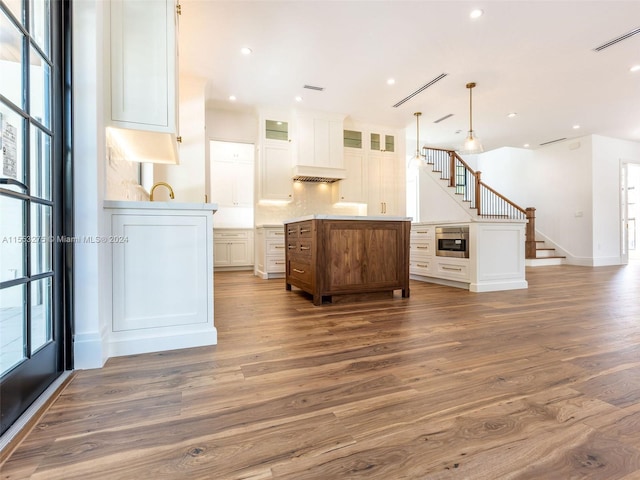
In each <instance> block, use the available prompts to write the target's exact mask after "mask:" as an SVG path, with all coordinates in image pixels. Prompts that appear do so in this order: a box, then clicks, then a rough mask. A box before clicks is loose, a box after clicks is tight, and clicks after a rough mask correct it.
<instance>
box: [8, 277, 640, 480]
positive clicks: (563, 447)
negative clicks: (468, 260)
mask: <svg viewBox="0 0 640 480" xmlns="http://www.w3.org/2000/svg"><path fill="white" fill-rule="evenodd" d="M527 280H528V281H529V289H527V290H518V291H509V292H492V293H480V294H478V293H470V292H467V291H464V290H459V289H455V288H451V287H445V286H439V285H433V284H426V283H420V282H413V281H412V282H411V297H410V298H406V299H403V298H401V297H400V293H399V292H396V294H395V296H394V298H392V299H391V298H386V299H382V298H381V299H376V298H367V299H358V300H357V301H356V300H355V299H354V300H353V301H344V302H338V303H335V304H331V305H323V306H320V307H315V306H313V305H312V303H311V300H310V297H309V296H308V295H306V294H304V293H302V292H300V291H293V292H287V291H286V290H285V288H284V280H270V281H265V280H260V279H257V278H256V277H253V276H252V275H251V273H249V272H226V273H216V275H215V324H216V326H217V328H218V341H219V344H218V345H217V346H215V347H205V348H196V349H187V350H176V351H170V352H162V353H152V354H145V355H136V356H130V357H119V358H111V359H110V360H109V361H108V362H107V364H106V366H105V367H104V368H102V369H97V370H88V371H80V372H78V374H77V375H76V376H75V378H74V379H73V381H72V382H71V383H70V384H69V385H68V387H67V388H66V389H65V391H64V392H63V393H62V395H61V396H60V397H59V398H58V400H57V401H56V402H55V403H54V404H53V405H52V407H51V408H50V409H49V411H48V412H47V413H46V415H45V416H44V417H43V418H42V420H41V422H40V423H38V424H37V425H36V427H35V428H34V430H33V431H32V432H31V433H30V434H29V435H28V436H27V438H26V440H25V441H24V442H23V443H22V444H21V445H20V446H19V448H18V449H17V450H16V451H15V452H14V453H13V455H12V456H11V457H9V459H8V460H7V462H6V463H5V464H4V465H3V466H2V469H1V471H2V478H3V479H25V478H29V479H43V480H56V479H64V480H70V479H83V480H87V479H133V480H142V479H155V480H159V479H190V480H191V479H215V480H226V479H253V480H258V479H260V480H262V479H295V480H305V479H314V480H333V479H383V480H396V479H429V480H431V479H433V480H435V479H472V480H482V479H486V480H497V479H504V480H506V479H551V480H555V479H558V480H568V479H587V478H588V479H597V480H613V479H621V480H631V479H640V265H630V266H626V267H598V268H588V267H573V266H557V267H556V266H554V267H538V268H535V269H529V270H528V271H527Z"/></svg>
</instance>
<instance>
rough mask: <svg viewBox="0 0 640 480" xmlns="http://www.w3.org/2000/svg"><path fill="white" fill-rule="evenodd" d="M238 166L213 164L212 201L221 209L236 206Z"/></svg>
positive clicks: (215, 162)
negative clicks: (235, 191)
mask: <svg viewBox="0 0 640 480" xmlns="http://www.w3.org/2000/svg"><path fill="white" fill-rule="evenodd" d="M235 170H236V165H235V164H234V163H232V162H227V161H218V160H215V161H213V162H211V197H210V198H211V201H212V202H214V203H217V204H218V206H220V207H233V206H235V198H234V190H235V176H236V172H235Z"/></svg>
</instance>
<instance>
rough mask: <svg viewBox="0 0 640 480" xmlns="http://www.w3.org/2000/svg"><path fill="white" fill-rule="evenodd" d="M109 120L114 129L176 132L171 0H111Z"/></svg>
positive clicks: (174, 21) (174, 9)
mask: <svg viewBox="0 0 640 480" xmlns="http://www.w3.org/2000/svg"><path fill="white" fill-rule="evenodd" d="M110 7H111V15H110V18H111V28H110V32H111V35H110V37H111V68H110V71H111V119H112V120H113V123H114V125H116V126H120V127H125V128H135V129H141V130H151V131H158V132H165V133H173V134H175V133H176V130H177V127H176V123H177V121H176V118H177V108H176V106H177V67H176V63H177V62H176V58H177V42H176V30H177V27H176V23H177V17H176V6H175V2H174V0H147V1H144V2H141V1H135V0H112V1H111V2H110Z"/></svg>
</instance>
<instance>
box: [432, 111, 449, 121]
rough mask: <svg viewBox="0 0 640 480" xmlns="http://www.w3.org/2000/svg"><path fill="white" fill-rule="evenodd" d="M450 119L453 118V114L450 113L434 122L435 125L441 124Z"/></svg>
mask: <svg viewBox="0 0 640 480" xmlns="http://www.w3.org/2000/svg"><path fill="white" fill-rule="evenodd" d="M449 117H453V113H450V114H449V115H445V116H444V117H440V118H439V119H437V120H434V121H433V123H440V122H442V121H444V120H446V119H447V118H449Z"/></svg>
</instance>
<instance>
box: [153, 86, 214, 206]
mask: <svg viewBox="0 0 640 480" xmlns="http://www.w3.org/2000/svg"><path fill="white" fill-rule="evenodd" d="M204 87H205V81H204V80H203V79H200V78H194V77H185V76H181V77H180V82H179V89H180V108H179V119H180V122H179V130H180V131H179V135H180V136H181V137H182V143H181V144H180V145H179V147H178V151H179V158H180V163H179V165H164V164H155V165H154V166H153V180H154V182H167V183H168V184H169V185H171V187H172V188H173V191H174V194H175V199H174V200H175V201H176V202H194V203H202V202H204V201H205V194H206V190H205V178H206V171H205V158H206V157H205V155H206V150H207V148H206V147H207V145H208V142H207V141H206V134H205V107H204V103H205V101H204ZM153 198H154V200H159V201H162V200H169V192H168V190H167V189H166V188H164V187H160V188H157V189H156V190H155V191H154V193H153Z"/></svg>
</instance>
